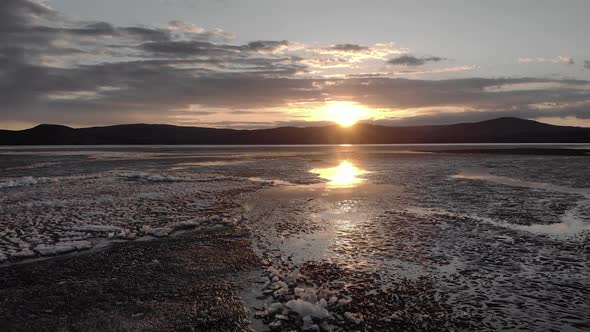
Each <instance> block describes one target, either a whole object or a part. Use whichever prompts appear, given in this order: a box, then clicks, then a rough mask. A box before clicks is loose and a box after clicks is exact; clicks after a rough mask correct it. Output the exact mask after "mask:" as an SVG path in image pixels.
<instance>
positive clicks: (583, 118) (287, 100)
mask: <svg viewBox="0 0 590 332" xmlns="http://www.w3.org/2000/svg"><path fill="white" fill-rule="evenodd" d="M588 17H590V3H589V2H588V1H587V0H569V1H547V0H520V1H514V0H510V1H499V0H496V1H473V0H461V1H459V0H451V1H440V0H432V1H391V0H390V1H381V0H372V1H358V0H356V1H349V0H323V1H322V0H315V1H280V0H268V1H267V0H264V1H262V0H252V1H243V0H101V1H90V0H48V1H33V0H0V128H4V129H23V128H28V127H31V126H34V125H37V124H40V123H57V124H65V125H69V126H73V127H85V126H97V125H109V124H120V123H139V122H142V123H169V124H177V125H187V126H208V127H229V128H265V127H275V126H284V125H296V126H310V125H322V124H326V123H331V122H332V121H341V122H342V121H345V120H346V121H347V120H351V121H353V120H356V118H358V119H360V120H362V121H365V122H373V123H379V124H386V125H410V124H411V125H414V124H448V123H457V122H473V121H479V120H486V119H492V118H497V117H501V116H516V117H522V118H529V119H535V120H539V121H543V122H548V123H554V124H567V125H576V126H590V37H589V33H588V32H589V31H590V20H589V19H588ZM341 113H347V114H348V115H349V116H353V117H355V119H342V118H341V117H342V115H341Z"/></svg>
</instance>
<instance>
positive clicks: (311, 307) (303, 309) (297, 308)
mask: <svg viewBox="0 0 590 332" xmlns="http://www.w3.org/2000/svg"><path fill="white" fill-rule="evenodd" d="M286 306H287V307H288V308H289V309H291V310H292V311H294V312H296V313H297V314H299V316H301V317H305V316H311V317H314V318H317V319H324V318H328V316H330V314H329V312H328V310H326V308H324V307H322V306H321V305H319V304H313V303H311V302H307V301H304V300H301V299H297V300H291V301H289V302H287V304H286Z"/></svg>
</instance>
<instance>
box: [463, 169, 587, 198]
mask: <svg viewBox="0 0 590 332" xmlns="http://www.w3.org/2000/svg"><path fill="white" fill-rule="evenodd" d="M451 178H453V179H465V180H482V181H488V182H492V183H497V184H503V185H506V186H513V187H521V188H530V189H542V190H548V191H554V192H559V193H565V194H577V195H582V196H584V197H586V198H590V190H588V189H586V188H570V187H563V186H557V185H553V184H551V183H543V182H529V181H522V180H518V179H513V178H509V177H506V176H497V175H492V174H490V173H489V172H488V171H487V170H485V169H476V168H474V169H466V170H463V171H461V172H460V173H459V174H456V175H453V176H451Z"/></svg>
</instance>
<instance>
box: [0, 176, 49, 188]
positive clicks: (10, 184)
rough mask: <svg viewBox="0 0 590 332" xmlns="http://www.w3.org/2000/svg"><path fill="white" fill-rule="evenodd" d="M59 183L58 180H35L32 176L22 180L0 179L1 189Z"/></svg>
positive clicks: (41, 178) (40, 178)
mask: <svg viewBox="0 0 590 332" xmlns="http://www.w3.org/2000/svg"><path fill="white" fill-rule="evenodd" d="M57 181H58V180H57V179H55V178H48V177H38V178H35V177H32V176H23V177H20V178H8V179H0V189H2V188H14V187H21V186H31V185H35V184H42V183H52V182H57Z"/></svg>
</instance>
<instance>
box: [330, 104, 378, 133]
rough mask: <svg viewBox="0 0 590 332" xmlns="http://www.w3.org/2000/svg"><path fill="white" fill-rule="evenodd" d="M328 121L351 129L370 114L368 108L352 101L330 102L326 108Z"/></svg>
mask: <svg viewBox="0 0 590 332" xmlns="http://www.w3.org/2000/svg"><path fill="white" fill-rule="evenodd" d="M324 113H325V117H326V120H329V121H334V122H336V123H338V124H339V125H341V126H343V127H350V126H352V125H354V124H355V123H357V121H359V120H362V119H363V118H365V117H366V116H367V114H368V110H367V108H366V107H364V106H362V105H359V104H358V103H355V102H351V101H333V102H329V103H328V105H327V106H326V107H325V108H324Z"/></svg>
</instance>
